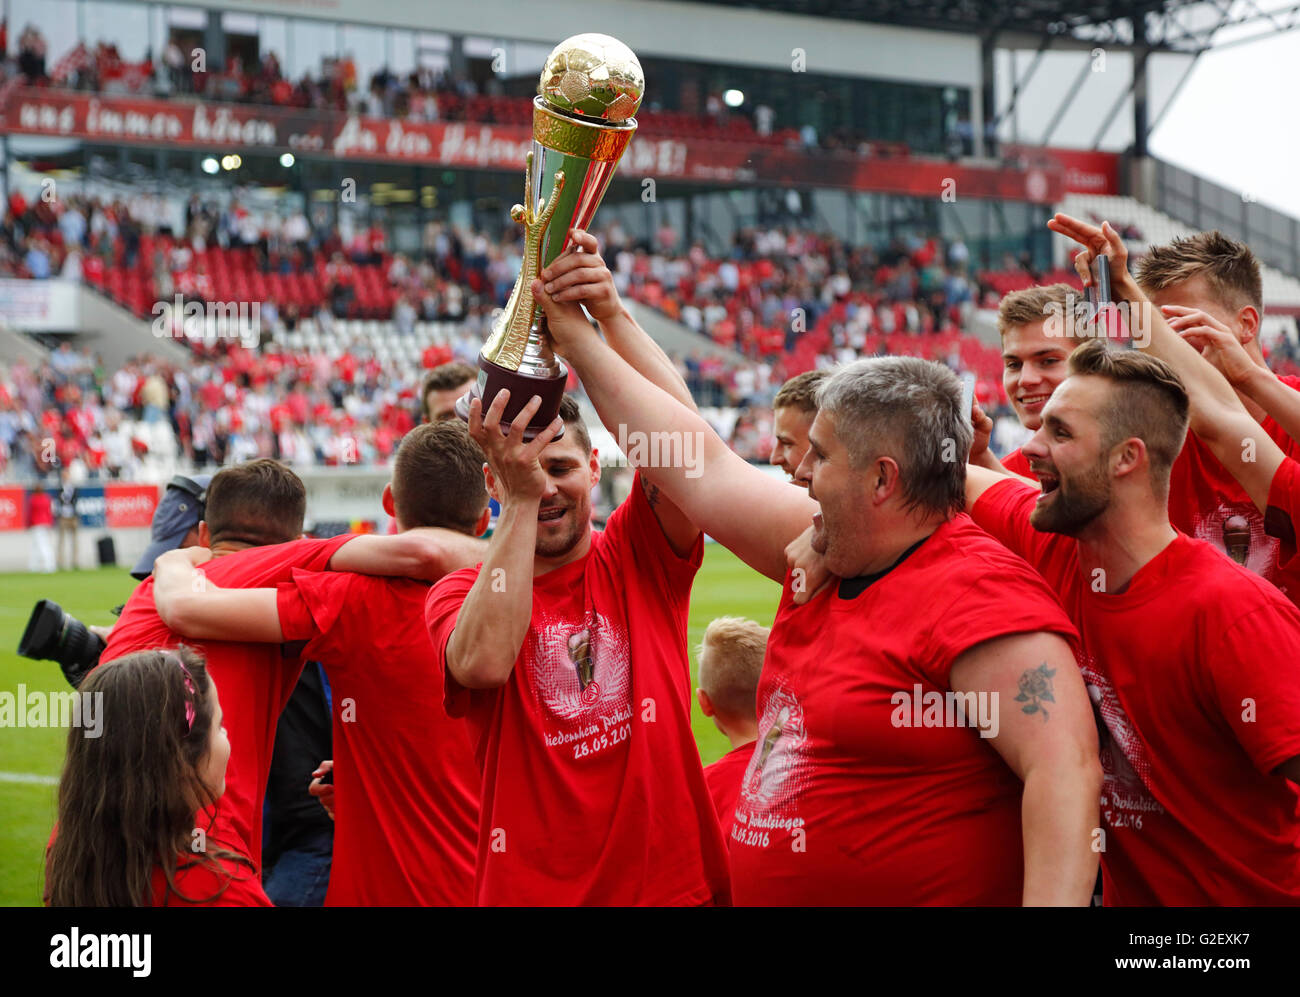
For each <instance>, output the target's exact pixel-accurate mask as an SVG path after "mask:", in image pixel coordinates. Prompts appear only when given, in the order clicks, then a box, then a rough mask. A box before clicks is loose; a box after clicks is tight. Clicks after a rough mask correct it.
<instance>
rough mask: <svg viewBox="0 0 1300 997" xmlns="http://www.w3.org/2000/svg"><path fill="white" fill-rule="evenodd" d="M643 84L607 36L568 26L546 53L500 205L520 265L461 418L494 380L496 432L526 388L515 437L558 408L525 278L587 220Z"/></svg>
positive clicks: (540, 425) (631, 125) (556, 367)
mask: <svg viewBox="0 0 1300 997" xmlns="http://www.w3.org/2000/svg"><path fill="white" fill-rule="evenodd" d="M644 90H645V77H644V75H643V74H642V72H641V64H640V63H639V62H638V61H637V58H636V56H635V55H634V54H633V53H632V50H631V49H629V48H628V47H627V46H626V45H624V44H623V43H622V42H620V41H618V40H617V39H615V38H611V37H609V36H608V35H598V34H583V35H574V36H573V37H572V38H569V39H566V40H565V41H563V42H561V43H560V44H559V45H557V46H556V47H555V49H554V50H553V51H552V52H551V54H550V56H549V57H548V58H547V60H546V65H545V67H543V69H542V78H541V81H540V84H539V86H538V91H539V93H538V96H537V97H535V98H534V99H533V148H532V151H531V152H529V154H528V162H527V169H526V172H525V175H524V188H525V189H524V203H523V204H516V205H515V206H514V207H513V208H512V209H511V211H510V217H511V218H513V219H514V220H515V221H517V222H520V223H521V224H523V226H524V260H523V266H522V268H521V269H520V272H519V278H518V279H517V280H516V281H515V288H514V291H513V292H512V293H511V295H510V301H509V303H508V304H507V305H506V307H505V309H504V311H502V312H501V313H500V315H499V316H498V317H497V318H496V320H495V321H494V322H493V325H492V334H491V335H490V336H489V337H488V340H487V342H486V343H485V344H484V345H483V349H482V350H481V351H480V352H479V357H478V365H479V376H478V382H477V383H476V384H475V385H474V387H473V388H472V389H470V391H469V393H468V394H466V395H465V396H464V397H463V398H461V399H459V400H458V401H457V402H456V413H457V415H459V416H460V417H461V418H462V419H466V420H468V419H469V403H470V400H471V399H473V398H476V397H477V398H480V399H482V401H483V406H484V408H486V407H487V405H489V404H490V403H491V401H492V399H493V398H494V397H495V396H496V394H497V392H498V391H500V390H501V389H502V388H508V389H510V402H509V404H508V405H507V406H506V410H505V412H504V413H503V415H502V418H501V428H502V430H503V431H504V432H509V430H510V422H511V420H513V419H514V418H515V417H516V416H517V415H519V412H520V410H521V409H522V408H523V407H524V405H525V404H527V402H528V400H529V399H530V398H531V397H532V396H533V395H539V396H540V397H541V399H542V405H541V407H540V408H539V409H538V410H537V412H536V413H535V414H534V415H533V417H532V418H531V419H530V420H529V422H528V427H527V429H526V430H525V431H524V439H526V440H531V439H532V438H533V437H534V436H536V435H537V433H539V432H541V431H542V430H543V429H545V428H546V427H547V426H549V425H550V424H551V422H553V421H554V419H555V417H556V415H557V414H558V413H559V411H560V400H561V398H563V397H564V386H565V383H566V381H567V380H568V374H569V371H568V368H566V367H565V366H564V364H563V363H561V362H560V361H559V360H558V359H557V358H556V356H555V353H554V352H553V351H552V349H551V344H550V337H549V334H548V332H547V329H546V316H545V313H544V312H543V311H542V307H541V305H540V304H539V303H538V302H537V301H536V300H535V299H534V298H533V292H532V283H533V281H534V280H535V279H536V277H537V275H538V274H539V273H540V272H541V271H542V270H544V269H545V268H546V267H547V266H549V265H550V264H551V263H552V262H553V261H554V260H555V259H556V257H558V256H559V255H560V254H561V253H563V252H564V250H565V248H566V247H567V245H568V240H569V233H570V231H571V230H572V229H575V228H580V229H585V228H587V227H588V226H589V225H590V223H591V220H592V218H593V216H594V215H595V214H596V208H597V207H599V206H600V202H601V199H602V198H603V197H604V196H605V191H606V190H608V189H609V185H610V181H612V180H613V178H614V171H615V170H616V169H617V168H618V162H619V160H620V159H621V158H622V156H623V153H624V151H625V150H626V149H627V145H628V142H629V141H631V138H632V135H633V133H634V132H635V131H636V119H635V118H634V117H633V115H634V114H636V111H637V108H639V107H640V106H641V96H642V93H643V92H644Z"/></svg>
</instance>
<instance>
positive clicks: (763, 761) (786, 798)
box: [731, 682, 812, 848]
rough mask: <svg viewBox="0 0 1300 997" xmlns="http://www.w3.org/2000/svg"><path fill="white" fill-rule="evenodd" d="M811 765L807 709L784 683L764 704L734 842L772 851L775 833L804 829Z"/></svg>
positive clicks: (738, 809) (743, 785) (743, 783)
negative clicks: (802, 802) (801, 808)
mask: <svg viewBox="0 0 1300 997" xmlns="http://www.w3.org/2000/svg"><path fill="white" fill-rule="evenodd" d="M811 766H812V760H811V758H809V756H808V731H807V730H806V729H805V727H804V711H803V706H802V705H801V704H800V702H799V698H798V697H797V696H796V695H795V694H794V692H792V691H791V690H790V689H789V688H787V687H786V686H785V684H784V683H781V682H779V683H778V684H777V685H776V687H775V688H773V689H772V691H771V692H770V693H769V694H768V696H767V699H766V700H765V701H764V703H763V710H762V714H761V716H760V718H759V722H758V740H757V741H755V742H754V754H753V755H752V756H751V757H750V759H749V765H748V767H747V768H746V769H745V776H744V778H743V779H742V780H741V783H740V799H739V801H738V805H737V807H736V816H735V821H734V823H733V824H732V828H731V836H732V838H733V839H735V840H736V841H737V842H739V843H740V844H745V845H756V846H758V847H760V848H766V847H767V845H768V843H769V835H768V831H769V830H773V829H775V830H782V831H784V830H790V829H792V828H796V827H802V826H803V818H801V817H800V816H799V814H798V803H799V796H800V795H801V793H802V791H803V788H804V786H805V785H807V782H808V777H809V770H810V769H811Z"/></svg>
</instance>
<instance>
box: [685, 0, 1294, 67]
mask: <svg viewBox="0 0 1300 997" xmlns="http://www.w3.org/2000/svg"><path fill="white" fill-rule="evenodd" d="M704 2H706V3H713V4H718V5H722V6H728V7H741V8H746V9H750V10H769V11H780V12H781V13H785V14H802V15H806V16H814V17H830V18H836V19H839V20H848V21H872V22H876V23H879V24H894V25H899V26H904V27H913V28H928V29H931V30H940V31H959V32H963V33H972V32H973V33H978V34H980V35H984V36H988V35H990V34H994V35H1002V34H1021V35H1028V36H1034V37H1035V38H1038V39H1040V40H1043V41H1047V40H1050V39H1060V40H1061V41H1062V42H1067V43H1068V42H1076V43H1078V42H1086V43H1104V44H1109V45H1112V46H1125V47H1127V46H1142V47H1148V48H1150V49H1152V50H1155V51H1172V52H1185V53H1189V54H1192V53H1199V52H1203V51H1205V50H1206V49H1209V48H1214V47H1221V45H1222V42H1220V41H1216V35H1218V34H1219V33H1220V32H1222V31H1224V30H1225V29H1231V34H1232V40H1231V44H1234V45H1235V44H1239V43H1241V42H1244V41H1252V40H1254V39H1256V38H1261V37H1264V36H1266V35H1272V34H1276V33H1278V32H1279V31H1288V30H1291V29H1293V28H1295V27H1300V2H1291V0H1272V2H1271V3H1270V0H1258V2H1257V0H1138V2H1126V0H1110V2H1096V3H1086V2H1082V0H1078V2H1070V0H1066V2H1059V0H1012V2H1007V0H704ZM1135 27H1136V32H1135ZM1238 28H1241V29H1246V28H1250V29H1252V30H1248V31H1245V32H1242V31H1238V30H1235V29H1238ZM1143 35H1145V37H1143Z"/></svg>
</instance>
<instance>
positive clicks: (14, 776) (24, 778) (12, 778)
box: [0, 772, 59, 786]
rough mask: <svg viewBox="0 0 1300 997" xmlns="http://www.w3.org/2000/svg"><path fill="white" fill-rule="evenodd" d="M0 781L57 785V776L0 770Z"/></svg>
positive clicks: (29, 784) (30, 784) (33, 784)
mask: <svg viewBox="0 0 1300 997" xmlns="http://www.w3.org/2000/svg"><path fill="white" fill-rule="evenodd" d="M0 782H18V783H23V784H25V785H28V786H57V785H58V784H59V777H58V776H54V775H33V774H32V773H31V772H0Z"/></svg>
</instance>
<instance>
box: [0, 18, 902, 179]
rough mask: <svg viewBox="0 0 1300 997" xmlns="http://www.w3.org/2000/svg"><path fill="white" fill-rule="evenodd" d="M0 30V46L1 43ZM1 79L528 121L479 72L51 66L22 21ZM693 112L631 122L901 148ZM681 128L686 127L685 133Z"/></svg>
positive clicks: (785, 140) (772, 115)
mask: <svg viewBox="0 0 1300 997" xmlns="http://www.w3.org/2000/svg"><path fill="white" fill-rule="evenodd" d="M3 33H4V29H3V27H0V52H6V51H7V46H6V45H4V44H3V41H4V39H3V37H2V36H3ZM5 79H8V80H13V81H14V82H21V83H23V84H25V85H29V86H55V87H61V88H66V89H72V90H81V91H89V92H93V93H103V94H110V95H113V94H116V95H124V96H131V95H135V96H152V97H162V98H166V97H172V96H193V97H201V98H205V99H209V100H217V101H223V102H227V103H250V104H270V105H277V106H280V107H296V108H302V109H312V110H318V111H336V112H339V111H341V112H353V113H359V114H365V115H367V116H370V117H377V118H401V119H404V120H407V121H413V122H431V121H466V120H472V121H480V122H486V123H503V124H505V123H512V124H520V123H526V122H528V121H529V120H531V117H530V115H531V110H530V98H529V97H523V96H508V95H507V94H506V93H505V88H504V85H503V83H502V81H501V80H500V79H499V78H498V77H496V76H489V77H487V78H486V79H485V80H484V81H483V83H482V85H480V84H479V83H478V82H476V81H475V80H474V79H473V78H472V76H469V75H454V74H451V73H448V72H445V71H440V70H435V69H431V68H427V67H424V68H420V69H418V70H415V71H412V72H409V73H399V72H394V71H392V70H390V69H389V68H387V67H382V68H380V69H379V70H377V71H376V72H374V73H372V74H371V75H370V77H369V78H368V79H366V78H365V77H364V75H363V74H361V73H359V72H358V69H357V65H356V61H355V59H354V58H353V56H352V54H351V53H347V52H345V53H343V54H341V55H338V56H336V57H328V58H325V59H323V60H322V61H321V65H320V67H319V70H318V71H316V72H307V73H303V74H302V75H301V76H300V77H299V78H298V79H297V80H294V79H293V78H292V77H290V76H289V75H287V74H286V73H285V71H284V68H283V65H282V63H281V61H280V57H279V55H278V54H277V53H276V52H274V51H267V52H265V53H263V54H261V55H260V56H258V57H256V58H250V59H247V60H245V58H244V57H242V56H241V55H239V54H232V55H230V56H229V57H228V58H227V59H226V60H225V61H224V63H223V64H221V65H209V64H208V60H207V57H206V53H205V52H204V51H203V50H202V49H201V48H198V47H196V46H195V45H190V44H187V43H185V42H183V41H182V40H181V39H180V38H178V37H177V36H173V38H172V39H171V41H169V42H168V44H167V45H166V46H165V48H164V49H163V51H162V53H161V56H160V57H155V55H154V53H153V50H152V49H147V50H146V52H145V56H144V58H143V59H142V60H140V61H139V62H130V61H127V60H125V59H123V58H122V56H121V53H120V52H119V50H118V48H117V46H116V45H114V44H112V43H109V42H102V41H101V42H97V43H94V44H93V45H87V44H86V43H85V42H78V43H77V44H76V45H75V46H74V47H73V48H72V49H71V50H70V51H69V52H66V53H64V54H63V55H62V56H61V57H60V58H58V60H57V61H55V62H53V63H51V62H50V60H49V59H48V58H47V44H46V41H45V39H44V37H43V36H42V34H41V32H40V30H39V29H38V28H37V27H35V26H34V25H27V26H26V27H25V28H24V29H23V32H22V34H21V36H20V39H19V44H18V46H17V52H16V53H14V54H12V55H11V56H10V57H9V58H8V59H6V60H5V61H4V63H3V65H0V82H3V81H4V80H5ZM701 104H702V106H701V107H700V109H699V113H688V112H683V111H665V110H663V109H661V108H660V107H659V106H658V105H657V104H654V103H651V104H650V105H648V106H646V107H645V108H643V113H641V114H639V115H638V120H639V122H640V125H641V129H642V131H643V132H646V133H649V134H683V133H686V134H693V135H708V136H709V137H713V138H724V139H725V138H730V139H739V140H744V141H749V142H759V143H774V144H782V145H788V146H791V147H798V148H802V149H804V150H818V149H822V150H837V151H842V152H851V153H856V154H857V155H861V156H895V155H907V154H908V148H907V146H906V145H905V144H904V143H900V142H878V141H872V140H870V139H868V137H867V136H866V135H865V134H863V133H862V132H860V131H858V130H856V129H853V128H849V127H837V128H826V129H822V130H821V131H819V130H818V129H817V128H816V127H815V126H813V125H812V124H810V123H808V122H779V121H777V115H776V112H775V111H773V109H772V108H771V107H769V106H767V105H766V104H763V103H761V102H758V103H753V104H752V105H745V106H743V107H740V108H732V107H729V106H728V105H727V103H726V102H725V101H724V100H723V93H722V91H721V90H718V91H714V92H711V93H708V94H707V95H706V96H705V97H704V98H703V100H702V102H701ZM683 129H684V131H683Z"/></svg>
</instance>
